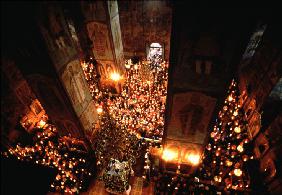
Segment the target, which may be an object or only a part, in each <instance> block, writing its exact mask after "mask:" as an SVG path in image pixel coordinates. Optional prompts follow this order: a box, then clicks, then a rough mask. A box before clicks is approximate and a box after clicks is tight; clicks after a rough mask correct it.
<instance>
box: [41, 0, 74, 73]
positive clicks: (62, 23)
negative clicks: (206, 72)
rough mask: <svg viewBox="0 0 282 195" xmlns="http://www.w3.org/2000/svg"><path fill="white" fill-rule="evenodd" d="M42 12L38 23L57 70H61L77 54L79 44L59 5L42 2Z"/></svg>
mask: <svg viewBox="0 0 282 195" xmlns="http://www.w3.org/2000/svg"><path fill="white" fill-rule="evenodd" d="M40 14H41V15H40V19H39V22H38V24H39V27H40V30H41V33H42V35H43V37H44V39H45V42H46V45H47V48H48V50H49V54H50V56H51V59H52V61H53V63H54V65H55V67H56V69H57V71H61V70H62V69H63V68H64V65H66V63H67V62H68V61H70V60H71V59H72V58H73V57H74V56H76V55H77V53H78V50H77V44H75V42H74V41H73V38H72V35H71V34H70V31H69V27H68V24H67V22H66V19H65V18H64V14H63V12H62V10H61V9H60V8H59V7H58V6H57V5H55V4H52V3H48V4H47V3H46V4H42V8H41V13H40Z"/></svg>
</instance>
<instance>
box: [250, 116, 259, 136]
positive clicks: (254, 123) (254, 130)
mask: <svg viewBox="0 0 282 195" xmlns="http://www.w3.org/2000/svg"><path fill="white" fill-rule="evenodd" d="M260 128H261V115H260V113H259V112H257V111H254V112H253V115H252V117H251V119H250V120H249V125H248V130H249V134H250V137H251V138H253V137H255V136H256V135H257V134H258V132H259V131H260Z"/></svg>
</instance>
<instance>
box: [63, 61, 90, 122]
mask: <svg viewBox="0 0 282 195" xmlns="http://www.w3.org/2000/svg"><path fill="white" fill-rule="evenodd" d="M61 79H62V81H63V84H64V86H65V88H66V91H67V93H68V95H69V97H70V99H71V102H72V105H73V107H74V110H75V112H76V114H77V116H78V117H80V115H81V114H82V112H83V111H84V110H85V108H86V107H87V105H88V103H89V101H90V100H91V99H92V98H91V95H90V92H89V89H88V86H87V83H86V81H85V78H84V75H83V71H82V68H81V66H80V62H79V61H78V60H74V61H72V62H70V63H69V64H68V65H67V67H66V69H65V70H64V72H63V73H62V76H61Z"/></svg>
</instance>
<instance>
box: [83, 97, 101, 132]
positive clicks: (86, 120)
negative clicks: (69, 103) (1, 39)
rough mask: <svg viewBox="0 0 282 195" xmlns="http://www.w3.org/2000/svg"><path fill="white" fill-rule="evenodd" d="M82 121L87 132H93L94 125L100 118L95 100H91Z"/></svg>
mask: <svg viewBox="0 0 282 195" xmlns="http://www.w3.org/2000/svg"><path fill="white" fill-rule="evenodd" d="M79 119H80V122H81V123H82V126H83V127H84V129H85V130H86V133H87V132H90V133H91V132H92V128H93V125H94V124H95V123H96V121H97V119H98V114H97V112H96V107H95V105H94V102H93V101H90V102H89V104H88V106H87V108H86V109H85V110H84V111H83V113H82V114H81V116H80V118H79Z"/></svg>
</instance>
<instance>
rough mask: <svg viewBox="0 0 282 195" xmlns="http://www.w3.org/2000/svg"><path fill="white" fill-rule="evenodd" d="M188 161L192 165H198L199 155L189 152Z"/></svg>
mask: <svg viewBox="0 0 282 195" xmlns="http://www.w3.org/2000/svg"><path fill="white" fill-rule="evenodd" d="M188 161H189V162H190V163H191V164H193V165H198V164H199V162H200V155H199V154H189V155H188Z"/></svg>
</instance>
